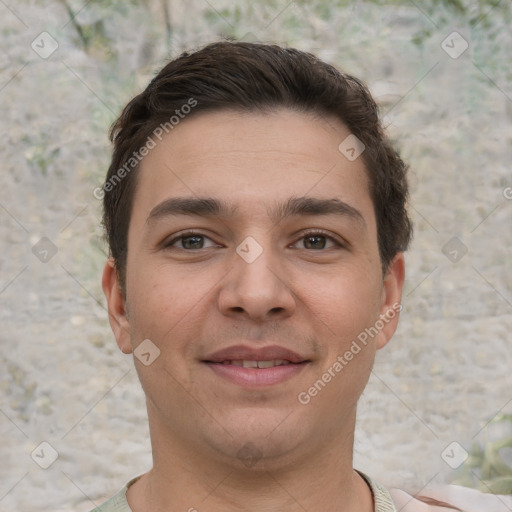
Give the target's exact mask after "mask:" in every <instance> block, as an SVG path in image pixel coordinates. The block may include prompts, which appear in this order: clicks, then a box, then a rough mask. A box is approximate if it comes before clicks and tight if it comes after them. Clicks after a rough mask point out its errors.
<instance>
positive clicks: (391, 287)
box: [377, 252, 405, 349]
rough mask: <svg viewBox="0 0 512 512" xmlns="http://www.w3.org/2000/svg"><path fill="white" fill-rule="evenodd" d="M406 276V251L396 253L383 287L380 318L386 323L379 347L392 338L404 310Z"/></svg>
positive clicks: (378, 343) (378, 342)
mask: <svg viewBox="0 0 512 512" xmlns="http://www.w3.org/2000/svg"><path fill="white" fill-rule="evenodd" d="M404 278H405V259H404V253H403V252H399V253H397V254H396V255H395V257H394V258H393V260H392V261H391V263H390V264H389V266H388V270H387V272H386V275H385V276H384V283H383V289H382V305H381V310H380V319H381V321H382V323H383V324H384V325H383V327H382V329H381V330H380V332H379V336H378V339H377V349H380V348H382V347H384V346H385V345H386V344H387V343H388V341H389V340H390V339H391V337H392V336H393V334H394V333H395V331H396V328H397V326H398V318H399V316H400V311H401V310H402V305H401V300H402V289H403V285H404Z"/></svg>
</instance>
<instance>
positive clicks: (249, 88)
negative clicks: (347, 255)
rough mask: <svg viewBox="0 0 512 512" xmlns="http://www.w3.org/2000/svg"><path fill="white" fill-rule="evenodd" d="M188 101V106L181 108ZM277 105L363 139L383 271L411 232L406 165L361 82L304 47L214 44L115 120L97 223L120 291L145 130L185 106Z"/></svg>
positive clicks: (178, 62)
mask: <svg viewBox="0 0 512 512" xmlns="http://www.w3.org/2000/svg"><path fill="white" fill-rule="evenodd" d="M191 99H193V101H194V103H193V105H194V107H193V109H191V108H190V107H189V108H187V110H186V111H185V109H184V106H185V105H187V104H188V105H189V106H190V105H191V104H192V102H191ZM276 108H288V109H293V110H296V111H301V112H305V113H316V114H321V115H329V116H334V117H336V118H338V119H339V120H340V121H341V122H343V124H344V125H345V126H347V128H348V129H349V130H350V132H351V133H352V134H354V135H355V136H356V137H357V138H358V139H359V140H360V141H361V142H362V143H363V144H364V146H365V150H364V152H363V153H362V158H363V161H364V163H365V166H366V169H367V172H368V177H369V182H370V195H371V198H372V201H373V206H374V209H375V215H376V223H377V230H378V246H379V253H380V258H381V262H382V269H383V272H385V271H386V270H387V267H388V265H389V263H390V262H391V260H392V258H393V257H394V256H395V255H396V253H397V252H399V251H404V250H406V249H407V247H408V245H409V242H410V239H411V235H412V225H411V221H410V219H409V217H408V215H407V211H406V200H407V195H408V187H407V179H406V172H407V166H406V165H405V163H404V162H403V161H402V159H401V158H400V156H399V155H398V153H397V152H396V151H395V150H394V148H393V147H392V144H391V143H390V141H389V139H388V138H387V136H386V135H385V133H384V131H383V128H382V126H381V123H380V120H379V117H378V108H377V105H376V104H375V101H374V100H373V98H372V96H371V94H370V92H369V91H368V89H367V87H366V86H365V85H364V84H363V83H362V82H361V81H360V80H358V79H357V78H355V77H353V76H350V75H348V74H346V73H342V72H340V71H338V70H337V69H336V68H334V67H333V66H331V65H329V64H327V63H325V62H323V61H322V60H320V59H318V58H317V57H315V56H314V55H312V54H310V53H306V52H302V51H299V50H296V49H293V48H283V47H280V46H277V45H270V44H260V43H247V42H230V41H223V42H216V43H212V44H209V45H207V46H205V47H204V48H202V49H200V50H198V51H195V52H192V53H187V52H185V53H183V54H182V55H180V56H179V57H178V58H176V59H174V60H172V61H170V62H169V63H168V64H167V65H166V66H165V67H164V68H163V69H162V70H161V71H160V72H159V73H158V74H157V75H156V76H155V78H154V79H153V80H152V81H151V82H150V84H149V85H148V86H147V88H146V89H145V90H144V91H143V92H142V93H140V94H139V95H138V96H136V97H135V98H133V99H132V100H131V101H130V102H129V103H128V104H127V105H126V107H125V108H124V110H123V111H122V113H121V115H120V116H119V118H118V119H117V121H116V122H115V123H114V125H113V126H112V129H111V132H110V138H111V141H112V142H113V144H114V150H113V155H112V161H111V164H110V167H109V169H108V173H107V177H106V181H105V184H104V185H103V187H102V188H103V190H104V195H103V224H104V227H105V231H106V236H107V240H108V244H109V247H110V254H111V256H112V257H113V259H114V261H115V264H116V269H117V272H118V276H119V281H120V285H121V287H122V289H123V290H124V289H125V288H124V286H125V273H126V257H127V250H128V247H127V244H128V227H129V223H130V216H131V210H132V202H133V196H134V192H135V187H136V182H137V180H136V177H137V173H136V170H137V167H138V161H140V155H139V151H140V150H141V149H142V148H143V147H144V145H145V144H146V143H147V141H148V140H149V139H150V138H151V136H152V135H151V134H152V133H154V132H155V130H158V127H159V126H165V127H166V128H167V129H166V131H169V130H170V129H172V128H173V126H174V125H173V122H172V118H173V117H174V118H176V119H178V117H177V114H182V112H185V113H186V112H189V113H188V114H187V115H189V116H193V115H197V114H198V113H200V112H205V111H212V110H228V109H229V110H233V109H235V110H239V111H243V112H270V111H272V110H274V109H276ZM182 109H183V111H182ZM180 117H183V115H180ZM340 142H341V141H340ZM146 150H147V148H146ZM134 155H138V156H137V159H135V158H134ZM128 164H129V165H128ZM123 169H124V172H122V171H123Z"/></svg>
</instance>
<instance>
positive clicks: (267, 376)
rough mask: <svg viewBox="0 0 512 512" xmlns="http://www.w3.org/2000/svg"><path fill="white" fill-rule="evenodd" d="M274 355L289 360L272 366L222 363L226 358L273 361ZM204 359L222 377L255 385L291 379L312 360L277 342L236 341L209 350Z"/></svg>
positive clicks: (251, 386)
mask: <svg viewBox="0 0 512 512" xmlns="http://www.w3.org/2000/svg"><path fill="white" fill-rule="evenodd" d="M275 359H283V360H286V361H289V362H290V363H289V364H286V365H281V366H273V367H271V368H245V367H243V366H235V365H230V364H222V363H223V361H240V360H246V361H272V360H275ZM203 363H205V364H206V365H207V366H208V367H209V368H211V370H212V371H213V372H215V374H216V375H218V376H219V377H222V378H224V379H226V380H229V381H230V382H232V383H234V384H237V385H239V386H242V387H245V388H254V387H264V386H272V385H275V384H279V383H281V382H284V381H286V380H288V379H291V378H292V377H294V376H295V375H297V374H298V373H300V372H301V371H302V370H304V368H305V367H306V366H308V365H309V363H311V360H309V359H307V358H306V357H304V356H301V355H300V354H297V353H296V352H293V351H292V350H289V349H287V348H284V347H280V346H278V345H269V346H267V347H261V348H251V347H247V346H244V345H236V346H232V347H227V348H225V349H222V350H218V351H217V352H214V353H212V354H210V355H209V356H207V357H206V358H205V359H204V360H203Z"/></svg>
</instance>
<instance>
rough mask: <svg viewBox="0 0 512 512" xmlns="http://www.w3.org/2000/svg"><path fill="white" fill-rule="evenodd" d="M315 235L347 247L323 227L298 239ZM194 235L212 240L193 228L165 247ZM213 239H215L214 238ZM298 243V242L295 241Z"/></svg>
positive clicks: (188, 250) (170, 241) (189, 250)
mask: <svg viewBox="0 0 512 512" xmlns="http://www.w3.org/2000/svg"><path fill="white" fill-rule="evenodd" d="M315 235H317V236H318V235H319V236H322V237H325V238H326V239H328V240H330V241H331V242H334V243H335V244H336V245H337V246H338V247H339V248H345V247H346V245H347V244H346V243H343V242H341V241H340V240H338V239H336V238H335V237H333V236H332V235H330V234H329V233H328V232H327V231H324V230H322V229H312V230H310V231H306V232H304V233H302V234H301V237H300V238H299V239H298V240H297V241H299V240H302V239H304V238H306V237H308V236H315ZM193 236H200V237H203V238H208V239H210V240H211V238H210V237H209V236H207V235H205V234H203V233H201V232H199V231H193V230H190V231H186V232H185V233H181V234H180V235H178V236H176V237H174V238H172V239H171V240H169V241H168V242H165V243H164V248H166V249H168V248H172V246H173V245H174V244H175V243H176V242H178V241H179V240H182V239H185V238H189V237H193ZM212 241H213V240H212ZM295 243H296V242H295ZM175 249H181V250H183V251H187V252H193V251H194V249H184V248H183V247H175ZM199 250H200V249H196V251H199ZM304 250H315V249H304ZM321 250H327V249H321Z"/></svg>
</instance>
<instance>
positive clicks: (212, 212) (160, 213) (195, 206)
mask: <svg viewBox="0 0 512 512" xmlns="http://www.w3.org/2000/svg"><path fill="white" fill-rule="evenodd" d="M235 211H236V208H235V207H233V206H232V205H228V204H227V203H226V202H224V201H220V200H218V199H212V198H208V197H205V198H195V197H173V198H170V199H166V200H165V201H162V202H161V203H159V204H157V205H156V206H155V207H154V208H153V209H152V210H151V212H150V213H149V215H148V218H147V219H146V222H148V223H152V222H155V221H156V220H158V219H161V218H163V217H168V216H176V215H198V216H203V217H218V216H226V217H229V216H232V215H233V214H234V212H235Z"/></svg>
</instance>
